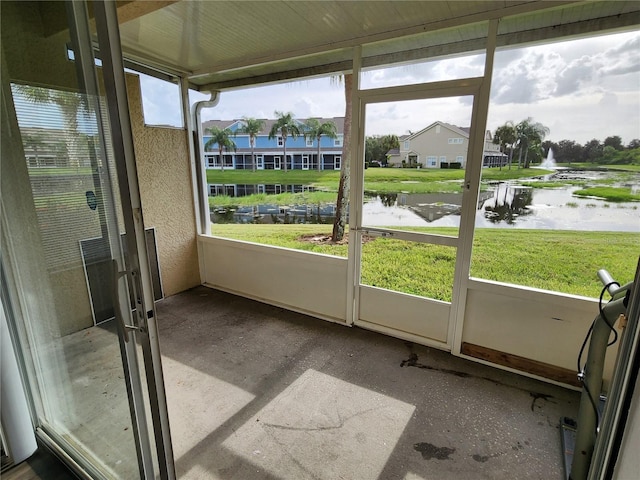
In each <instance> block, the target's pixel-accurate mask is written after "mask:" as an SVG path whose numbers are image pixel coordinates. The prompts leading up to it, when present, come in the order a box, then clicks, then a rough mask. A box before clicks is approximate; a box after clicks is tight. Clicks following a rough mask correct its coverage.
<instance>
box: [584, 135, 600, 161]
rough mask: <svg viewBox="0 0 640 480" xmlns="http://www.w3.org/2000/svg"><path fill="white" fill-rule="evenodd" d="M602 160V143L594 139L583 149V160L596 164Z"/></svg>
mask: <svg viewBox="0 0 640 480" xmlns="http://www.w3.org/2000/svg"><path fill="white" fill-rule="evenodd" d="M600 158H602V143H600V140H597V139H595V138H594V139H592V140H589V141H588V142H587V143H585V144H584V147H583V148H582V160H583V161H585V162H596V161H597V160H599V159H600Z"/></svg>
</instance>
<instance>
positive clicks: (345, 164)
mask: <svg viewBox="0 0 640 480" xmlns="http://www.w3.org/2000/svg"><path fill="white" fill-rule="evenodd" d="M342 79H343V80H344V99H345V104H346V105H345V112H344V137H343V141H342V164H341V165H340V184H339V186H338V199H337V200H336V218H335V220H334V221H333V231H332V233H331V241H332V242H339V241H340V240H342V238H343V237H344V229H345V227H346V225H347V212H348V211H349V182H350V176H351V85H352V84H353V74H351V73H346V74H344V76H343V77H342Z"/></svg>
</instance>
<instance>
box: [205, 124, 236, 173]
mask: <svg viewBox="0 0 640 480" xmlns="http://www.w3.org/2000/svg"><path fill="white" fill-rule="evenodd" d="M205 132H207V133H208V134H209V135H211V138H210V139H209V140H207V143H205V144H204V149H205V151H207V150H209V149H210V148H211V147H213V146H214V145H218V154H219V157H218V158H220V171H222V172H224V158H222V150H223V149H224V150H226V151H227V152H229V151H231V150H233V151H234V152H235V151H236V144H235V142H234V141H233V140H231V136H232V135H233V132H232V131H231V130H229V129H228V128H219V127H215V126H214V127H211V128H206V129H205Z"/></svg>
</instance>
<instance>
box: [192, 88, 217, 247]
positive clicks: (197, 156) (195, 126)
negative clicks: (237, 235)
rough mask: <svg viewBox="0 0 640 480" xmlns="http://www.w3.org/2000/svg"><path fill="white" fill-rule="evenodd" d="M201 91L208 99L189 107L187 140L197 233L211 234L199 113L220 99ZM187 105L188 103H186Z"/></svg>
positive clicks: (203, 89)
mask: <svg viewBox="0 0 640 480" xmlns="http://www.w3.org/2000/svg"><path fill="white" fill-rule="evenodd" d="M201 91H202V92H205V93H209V94H210V95H211V98H210V99H209V100H202V101H200V102H196V103H195V104H194V105H193V107H192V108H191V113H190V115H189V121H188V124H189V125H188V130H189V142H190V144H191V157H192V158H191V165H192V170H195V171H193V172H192V173H194V174H195V175H194V179H195V185H194V197H195V201H196V205H197V208H196V222H197V224H198V233H200V234H203V235H210V234H211V215H210V213H209V194H208V192H207V171H206V168H205V163H204V149H203V133H202V122H201V118H200V116H201V113H202V109H203V108H212V107H215V106H216V105H218V102H219V101H220V92H219V91H217V90H213V89H207V87H206V86H205V87H203V88H202V89H201ZM186 105H188V103H186Z"/></svg>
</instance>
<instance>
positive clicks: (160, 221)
mask: <svg viewBox="0 0 640 480" xmlns="http://www.w3.org/2000/svg"><path fill="white" fill-rule="evenodd" d="M127 93H128V96H129V114H130V116H131V128H132V130H133V142H134V148H135V153H136V162H137V169H138V181H139V183H140V196H141V198H142V211H143V215H144V222H145V227H147V228H149V227H155V228H156V238H157V243H158V255H159V258H160V272H161V275H162V283H163V287H164V294H165V295H166V296H168V295H173V294H175V293H178V292H182V291H184V290H187V289H189V288H191V287H194V286H196V285H199V284H200V272H199V268H198V253H197V242H196V223H195V213H194V205H193V195H192V190H191V189H192V185H191V169H190V166H189V151H188V141H187V131H186V130H185V129H178V128H165V127H148V126H145V124H144V113H143V110H142V96H141V91H140V79H139V77H138V76H137V75H127Z"/></svg>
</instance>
